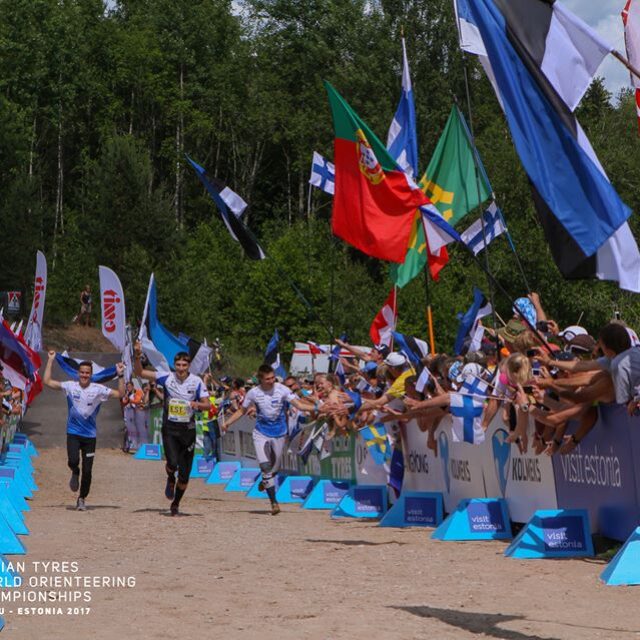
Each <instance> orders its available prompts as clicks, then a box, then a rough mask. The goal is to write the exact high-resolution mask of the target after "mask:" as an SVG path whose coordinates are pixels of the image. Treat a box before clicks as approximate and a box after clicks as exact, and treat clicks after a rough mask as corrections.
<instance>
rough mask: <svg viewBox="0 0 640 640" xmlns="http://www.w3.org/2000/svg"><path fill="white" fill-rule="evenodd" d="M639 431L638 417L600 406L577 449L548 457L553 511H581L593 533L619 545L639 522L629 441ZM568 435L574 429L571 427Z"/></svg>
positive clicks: (639, 450)
mask: <svg viewBox="0 0 640 640" xmlns="http://www.w3.org/2000/svg"><path fill="white" fill-rule="evenodd" d="M639 429H640V418H636V417H634V418H631V417H629V415H628V414H627V411H626V408H625V407H622V406H620V405H602V404H601V405H600V406H599V416H598V422H597V423H596V425H595V427H594V428H593V429H592V430H591V432H590V433H589V434H588V435H587V436H586V437H585V438H584V440H582V441H581V442H580V445H579V446H578V447H576V448H575V449H574V450H573V451H572V452H571V453H569V454H567V455H560V454H556V455H555V456H553V473H554V475H555V478H556V493H557V496H558V507H559V508H562V509H587V510H588V511H589V518H590V522H591V525H592V526H593V530H594V531H598V532H600V533H602V534H603V535H605V536H607V537H609V538H613V539H615V540H620V541H624V540H626V539H627V538H628V537H629V535H630V534H631V532H632V531H633V530H634V529H635V527H636V526H637V525H638V523H640V508H639V507H638V494H637V490H636V486H637V485H636V482H637V478H636V474H635V472H634V469H635V466H636V464H635V461H636V460H638V457H634V452H633V450H632V439H631V438H632V434H633V435H634V436H635V435H636V433H637V431H638V430H639ZM569 431H571V432H573V431H575V424H572V425H571V426H570V429H569ZM638 442H640V440H638ZM635 454H636V456H637V455H638V454H640V448H638V449H636V451H635Z"/></svg>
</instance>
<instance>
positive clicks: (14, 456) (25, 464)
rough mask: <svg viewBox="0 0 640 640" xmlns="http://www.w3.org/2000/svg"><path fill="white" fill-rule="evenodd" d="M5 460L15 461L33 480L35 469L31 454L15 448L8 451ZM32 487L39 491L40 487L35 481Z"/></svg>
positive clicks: (26, 475)
mask: <svg viewBox="0 0 640 640" xmlns="http://www.w3.org/2000/svg"><path fill="white" fill-rule="evenodd" d="M4 462H10V463H13V464H14V465H16V466H17V467H18V468H19V469H20V471H22V472H23V473H24V475H25V477H27V478H31V480H32V481H33V474H34V473H35V469H34V468H33V465H32V464H31V460H30V458H29V456H27V455H25V454H24V453H21V452H17V451H15V450H14V451H7V453H6V454H5V456H4ZM34 487H35V488H34ZM31 488H32V490H33V491H38V487H37V486H36V483H35V481H33V484H32V485H31Z"/></svg>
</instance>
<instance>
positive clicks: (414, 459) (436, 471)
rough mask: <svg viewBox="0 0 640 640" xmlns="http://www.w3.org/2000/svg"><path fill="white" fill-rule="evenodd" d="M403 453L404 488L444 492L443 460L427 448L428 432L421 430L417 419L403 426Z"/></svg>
mask: <svg viewBox="0 0 640 640" xmlns="http://www.w3.org/2000/svg"><path fill="white" fill-rule="evenodd" d="M402 453H403V455H404V480H403V482H402V489H403V490H407V491H426V492H429V491H439V492H444V489H443V487H444V480H443V477H442V470H441V468H440V467H441V462H440V460H439V459H438V458H436V455H435V453H434V452H433V451H432V450H431V449H428V448H427V433H426V432H425V431H420V428H419V427H418V423H417V422H416V421H415V420H411V421H409V422H408V423H407V424H406V425H405V426H404V427H403V428H402Z"/></svg>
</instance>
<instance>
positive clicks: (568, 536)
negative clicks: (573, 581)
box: [504, 509, 594, 559]
mask: <svg viewBox="0 0 640 640" xmlns="http://www.w3.org/2000/svg"><path fill="white" fill-rule="evenodd" d="M504 555H505V556H507V557H509V558H522V559H527V558H580V557H588V556H593V555H594V552H593V540H592V539H591V532H590V529H589V514H588V512H587V511H586V509H552V510H541V511H536V512H535V513H534V514H533V516H532V517H531V520H529V522H527V524H526V525H525V526H524V527H523V528H522V530H521V531H520V533H519V534H518V535H517V536H516V538H515V539H514V540H513V542H512V543H511V544H510V545H509V546H508V547H507V548H506V549H505V552H504Z"/></svg>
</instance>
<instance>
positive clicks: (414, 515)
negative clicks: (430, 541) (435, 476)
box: [379, 491, 444, 527]
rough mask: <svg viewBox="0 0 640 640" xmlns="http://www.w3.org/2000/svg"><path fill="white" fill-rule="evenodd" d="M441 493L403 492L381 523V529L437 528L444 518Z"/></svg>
mask: <svg viewBox="0 0 640 640" xmlns="http://www.w3.org/2000/svg"><path fill="white" fill-rule="evenodd" d="M443 511H444V506H443V500H442V494H441V493H437V492H435V493H427V492H420V491H403V492H402V493H401V494H400V497H399V498H398V500H397V501H396V503H395V504H394V505H393V506H392V507H391V509H389V511H387V514H386V515H385V517H384V518H382V520H381V521H380V525H379V526H381V527H437V526H438V525H439V524H440V523H441V522H442V518H443Z"/></svg>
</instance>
